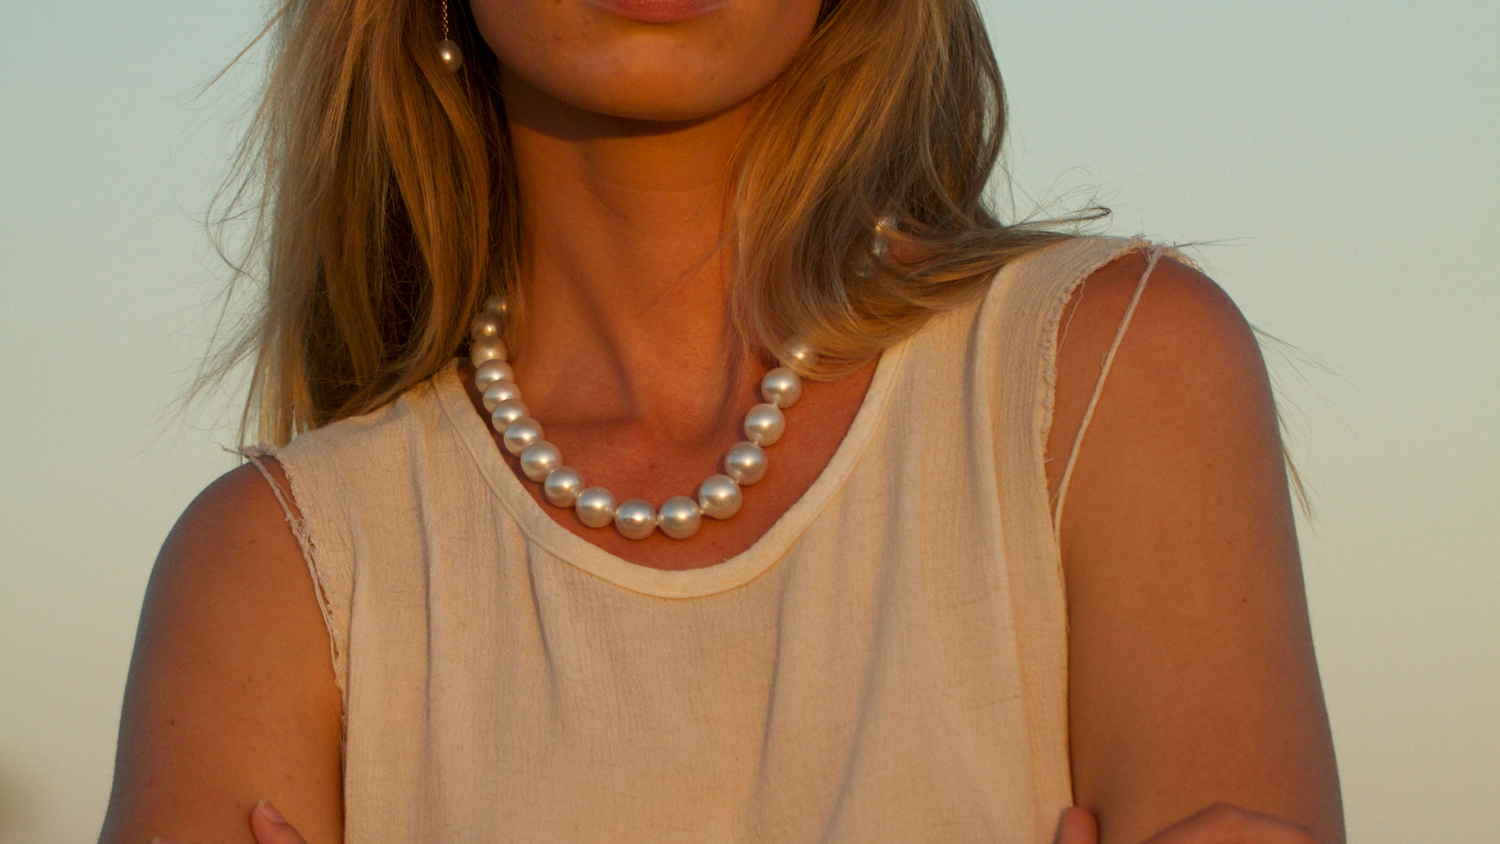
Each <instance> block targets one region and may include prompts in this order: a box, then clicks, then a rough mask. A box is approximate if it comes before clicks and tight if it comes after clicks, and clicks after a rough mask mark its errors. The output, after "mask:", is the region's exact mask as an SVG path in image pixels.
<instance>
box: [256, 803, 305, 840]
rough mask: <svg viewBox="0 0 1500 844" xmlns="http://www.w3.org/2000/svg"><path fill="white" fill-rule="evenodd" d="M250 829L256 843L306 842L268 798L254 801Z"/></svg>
mask: <svg viewBox="0 0 1500 844" xmlns="http://www.w3.org/2000/svg"><path fill="white" fill-rule="evenodd" d="M250 831H251V832H252V833H254V834H255V841H256V844H307V840H306V839H304V838H303V837H302V835H301V833H299V832H297V830H296V829H294V828H293V827H292V825H291V824H289V823H287V822H286V818H283V817H282V816H281V813H280V812H278V811H276V807H275V806H272V805H271V802H270V801H269V800H262V801H260V802H259V803H256V804H255V808H254V809H252V810H251V811H250Z"/></svg>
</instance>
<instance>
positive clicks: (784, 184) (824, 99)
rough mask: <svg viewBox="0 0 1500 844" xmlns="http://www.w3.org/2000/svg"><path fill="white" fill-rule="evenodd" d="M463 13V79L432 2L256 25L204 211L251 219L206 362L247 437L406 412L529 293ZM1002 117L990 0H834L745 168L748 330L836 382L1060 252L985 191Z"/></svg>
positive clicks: (479, 54) (736, 208)
mask: <svg viewBox="0 0 1500 844" xmlns="http://www.w3.org/2000/svg"><path fill="white" fill-rule="evenodd" d="M455 5H456V8H455V9H454V11H455V12H456V14H455V15H454V19H453V22H452V24H453V25H452V28H451V37H452V38H453V39H454V40H455V41H457V42H458V43H459V45H460V47H461V48H462V49H463V51H464V55H465V56H466V57H468V60H467V63H466V66H465V67H464V69H463V70H462V71H461V72H460V73H458V74H457V75H450V74H449V73H448V72H447V71H446V70H445V69H444V68H443V67H442V65H441V64H440V63H439V60H438V57H437V56H436V54H435V53H436V51H435V50H434V49H433V45H434V44H435V43H436V41H437V40H439V39H440V38H441V26H442V24H441V22H440V12H439V4H438V3H436V2H433V0H284V2H282V4H281V5H280V6H279V7H278V9H277V10H276V12H275V13H274V15H273V17H272V19H271V22H270V23H269V24H268V26H267V29H266V30H265V32H263V33H262V35H263V36H267V35H269V49H270V66H269V67H270V69H269V74H268V79H267V82H266V88H265V93H264V98H263V99H262V100H261V101H260V104H259V107H258V109H257V110H256V112H255V115H254V121H253V123H252V125H251V129H250V131H249V132H248V133H247V135H246V137H245V139H244V141H243V143H242V145H241V147H240V150H239V153H238V155H237V157H236V159H235V167H234V169H233V172H232V174H231V177H230V179H229V181H228V182H227V183H226V187H225V189H224V190H223V191H222V192H221V193H220V196H219V199H218V200H217V201H216V203H215V209H214V212H213V217H214V219H216V220H218V221H220V222H221V223H226V224H227V223H229V222H232V221H236V220H244V219H245V218H247V217H248V219H249V220H250V222H251V226H250V237H249V239H248V241H247V246H246V249H247V252H246V255H245V259H244V260H241V261H232V262H231V263H232V265H233V266H234V269H235V272H234V276H235V277H234V279H233V280H232V282H231V286H230V295H231V296H233V295H235V291H236V290H237V289H238V288H240V287H242V286H244V285H245V284H247V283H248V284H252V285H255V286H256V290H255V292H254V298H255V302H256V308H255V309H254V311H253V312H252V313H251V314H250V316H249V322H247V323H246V324H244V325H243V326H242V330H241V331H240V332H239V333H238V335H237V337H236V338H235V339H234V340H233V341H232V342H231V343H229V344H228V345H227V346H225V347H224V348H222V349H221V350H220V352H219V353H218V355H217V356H216V357H214V358H212V359H211V364H210V366H209V367H208V369H206V370H205V379H206V380H212V379H217V378H222V377H223V376H224V375H225V374H226V373H228V372H230V371H232V370H234V369H235V368H236V367H238V366H240V365H242V364H246V363H248V364H249V366H250V370H249V371H250V373H251V381H250V391H249V397H248V399H247V403H246V405H245V411H244V416H243V420H242V421H243V435H247V436H248V435H252V431H253V435H254V436H256V437H258V438H259V439H261V440H267V441H272V442H278V443H284V442H286V441H287V440H289V439H290V438H291V437H293V436H294V435H296V434H297V433H298V432H299V431H303V430H308V429H311V428H316V427H318V426H320V425H324V424H327V423H329V422H331V421H334V420H337V419H341V418H344V417H348V416H353V415H358V414H361V413H365V412H368V411H370V410H373V409H375V408H378V407H380V406H381V405H383V404H385V403H387V402H390V401H391V400H393V399H394V398H395V397H396V396H398V395H399V394H401V392H402V391H404V390H406V389H408V388H410V387H411V386H413V385H415V384H417V383H419V382H421V381H423V380H424V379H427V378H429V377H430V376H431V375H433V374H434V373H435V372H436V371H437V370H438V369H439V368H440V367H442V366H443V365H444V364H445V363H446V362H447V361H448V360H449V359H451V358H452V357H453V356H454V355H455V354H457V353H458V352H459V351H460V350H461V348H462V346H463V343H464V334H465V329H466V327H467V324H468V320H469V317H470V316H471V315H472V314H473V313H474V312H475V310H476V309H477V308H478V307H479V304H480V303H481V302H482V301H483V300H484V299H485V298H486V297H487V296H490V295H492V294H497V293H498V294H502V295H507V296H515V295H518V292H519V285H518V278H517V273H518V262H517V249H518V244H519V235H518V232H519V220H518V219H517V213H518V212H517V202H516V185H515V170H514V165H513V162H512V159H511V154H510V149H509V144H508V140H507V133H506V121H505V111H504V103H503V100H502V99H501V96H500V93H499V68H498V65H497V63H496V59H495V57H494V56H493V55H492V54H491V53H490V51H489V50H488V49H487V48H486V47H485V45H484V42H483V41H482V40H481V38H480V36H479V33H478V31H477V30H476V28H475V26H474V23H473V19H472V17H471V16H470V15H469V11H468V9H467V7H466V5H463V4H455ZM1005 115H1006V110H1005V96H1004V89H1003V87H1002V84H1001V79H1000V71H999V68H998V67H997V65H996V63H995V58H994V55H993V53H992V51H991V49H990V43H989V38H988V36H987V34H986V32H985V29H984V24H983V20H982V18H981V16H980V13H979V10H978V8H977V7H976V5H975V3H974V0H830V1H829V2H825V6H824V8H823V10H822V12H821V14H820V16H819V20H818V23H817V25H816V28H815V29H814V32H813V34H812V36H811V38H810V39H809V41H808V43H807V44H805V45H804V47H803V48H802V50H801V51H800V52H799V53H798V55H797V56H796V57H795V58H794V60H793V62H792V63H791V65H790V66H789V67H788V68H787V69H786V70H785V71H784V72H783V73H782V74H780V75H779V76H778V78H777V79H776V80H775V81H774V82H773V83H772V84H771V86H770V87H769V88H768V89H767V90H765V91H764V92H762V94H761V95H760V98H759V101H758V103H757V105H756V113H755V115H754V117H753V119H752V120H751V122H750V125H749V129H748V130H747V132H746V134H745V136H744V138H743V139H742V141H741V143H740V145H739V148H738V150H737V152H736V155H735V159H734V162H733V164H734V167H733V170H732V183H731V190H730V191H729V196H728V200H727V201H728V202H729V203H730V207H729V208H728V209H727V210H728V215H727V219H728V221H729V223H728V231H727V232H726V235H725V238H724V248H729V249H731V250H732V252H731V255H732V258H733V260H732V263H731V266H732V268H733V272H734V274H735V277H734V278H733V280H732V281H733V283H732V286H731V290H732V294H731V295H732V297H733V299H732V301H731V303H730V313H731V315H732V317H733V324H734V326H735V328H736V330H737V331H738V333H739V335H740V337H741V339H742V340H743V341H744V342H745V343H746V344H748V345H749V346H750V347H752V348H761V349H766V350H770V351H773V352H774V351H775V350H777V349H778V348H779V347H780V345H781V344H782V343H784V342H785V340H786V338H789V337H792V336H803V337H806V338H807V339H808V340H810V341H811V342H812V343H813V344H814V345H815V347H817V348H818V349H820V351H822V353H823V355H822V357H823V358H824V360H825V363H824V364H823V366H824V367H825V368H824V369H823V370H822V371H820V372H806V373H804V374H806V375H809V376H812V377H819V376H827V375H829V374H831V373H833V372H834V371H837V370H839V369H842V368H845V367H848V366H852V365H857V364H858V363H859V362H861V361H864V360H868V359H869V358H870V357H872V356H874V355H876V354H878V353H879V352H880V351H881V350H882V349H884V348H885V347H887V346H889V345H890V344H892V343H894V342H896V341H898V340H900V339H901V338H903V337H905V336H907V335H909V334H910V333H912V332H913V331H915V330H916V329H917V328H919V327H920V326H921V325H922V324H923V322H924V321H925V320H926V319H927V318H928V317H930V316H931V315H933V314H934V313H936V312H938V311H940V310H943V309H946V308H951V307H954V306H956V305H958V304H960V303H962V302H964V301H966V300H967V299H968V298H969V297H970V296H972V295H973V294H974V293H975V292H976V291H978V290H979V289H981V287H982V285H983V283H984V281H985V280H986V279H987V278H989V277H990V276H991V275H992V274H993V273H994V272H995V271H996V270H998V269H999V268H1000V267H1001V266H1002V265H1004V264H1005V263H1006V262H1008V261H1010V260H1012V259H1013V258H1015V257H1016V256H1018V255H1020V254H1023V253H1025V252H1027V251H1030V250H1032V249H1035V248H1037V247H1039V246H1041V245H1044V244H1046V243H1050V242H1052V241H1055V240H1057V239H1060V238H1062V237H1065V236H1066V235H1064V234H1061V233H1059V232H1057V231H1054V230H1051V229H1049V228H1047V227H1046V226H1044V225H1041V224H1038V223H1034V222H1025V223H1018V224H1012V225H1005V224H1002V223H1001V222H1000V221H999V219H998V217H997V215H996V214H995V213H994V212H993V211H992V210H991V207H990V205H989V204H988V202H987V193H986V187H987V185H988V183H989V181H990V177H991V175H992V173H993V172H994V171H995V169H996V165H997V163H998V161H999V158H1000V154H1001V149H1002V143H1003V139H1004V135H1005ZM809 127H812V128H811V129H809ZM455 210H458V211H461V212H462V213H454V212H455ZM1085 216H1087V215H1085ZM519 310H520V309H512V312H513V313H514V312H517V311H519ZM508 330H509V332H510V334H511V336H510V338H509V339H511V340H512V342H514V341H515V339H517V338H516V332H518V331H519V326H517V325H512V326H510V327H509V329H508ZM200 383H202V382H200Z"/></svg>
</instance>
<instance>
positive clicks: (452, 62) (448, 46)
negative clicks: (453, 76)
mask: <svg viewBox="0 0 1500 844" xmlns="http://www.w3.org/2000/svg"><path fill="white" fill-rule="evenodd" d="M438 59H439V60H440V61H442V63H443V67H444V68H446V69H447V70H448V72H449V73H458V69H459V68H461V67H463V66H464V54H463V51H462V50H460V49H458V45H457V44H454V43H453V42H452V41H449V40H448V39H446V38H444V39H443V40H442V41H439V42H438Z"/></svg>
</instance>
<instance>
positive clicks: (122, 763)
mask: <svg viewBox="0 0 1500 844" xmlns="http://www.w3.org/2000/svg"><path fill="white" fill-rule="evenodd" d="M268 468H270V470H271V471H272V473H273V476H275V477H276V478H277V480H278V482H281V483H284V482H285V479H284V477H281V476H280V473H279V468H278V467H276V466H275V464H274V462H269V466H268ZM286 515H287V514H286V513H285V512H284V511H283V510H282V507H281V504H280V503H279V502H278V501H277V497H276V494H275V493H274V492H273V491H272V489H271V487H270V486H269V484H267V482H266V479H265V478H264V477H262V476H261V474H260V473H259V471H258V470H257V469H256V468H255V467H254V466H248V465H247V466H242V467H240V468H238V469H235V470H233V471H231V472H229V473H227V474H226V475H224V476H223V477H221V478H219V479H218V480H217V481H215V482H214V483H212V484H210V485H209V486H208V488H206V489H205V490H204V491H203V492H202V493H201V494H200V495H199V496H198V497H197V498H196V499H195V500H194V501H193V503H192V504H191V505H189V506H188V508H187V510H186V511H185V512H184V513H183V515H182V517H181V518H180V519H179V520H178V522H177V525H176V526H175V527H174V528H173V529H172V531H171V534H170V535H169V536H168V538H167V540H166V543H165V544H164V545H163V547H162V551H161V554H160V556H159V557H158V559H157V563H156V566H155V568H154V569H153V572H152V575H151V581H150V584H149V586H148V588H147V594H146V598H145V603H144V606H143V608H142V613H141V622H140V627H139V630H138V632H137V637H136V646H135V653H134V656H133V657H132V660H131V667H130V676H129V680H128V682H127V688H126V694H125V705H124V710H123V712H122V715H121V725H120V744H119V749H118V753H117V761H116V774H115V785H114V791H113V794H112V796H111V801H110V809H109V815H108V818H107V820H106V824H105V829H104V833H103V835H102V837H101V840H103V841H124V840H149V839H150V838H151V837H152V836H155V835H164V836H169V837H171V838H173V839H176V840H204V839H207V840H238V839H239V838H241V837H243V833H244V829H245V816H244V814H243V812H244V811H245V810H246V809H248V807H249V806H251V805H254V803H255V801H257V800H259V799H260V798H263V797H264V798H269V799H271V800H272V801H273V802H275V803H276V804H277V805H278V806H281V807H282V808H283V809H286V808H287V805H290V806H294V807H296V808H295V809H293V810H292V811H295V812H296V813H297V814H300V815H302V816H303V817H304V818H306V819H307V823H308V825H309V826H310V827H315V828H317V829H319V830H320V831H325V832H326V831H328V830H330V829H331V828H332V826H331V825H332V824H334V823H335V822H336V813H335V810H336V806H337V804H336V803H335V802H332V801H331V799H330V798H336V796H337V794H338V781H339V773H338V771H339V736H340V730H341V710H342V704H341V701H340V696H339V693H338V690H337V687H336V686H335V683H334V679H333V668H332V664H331V660H330V657H329V643H328V634H327V632H326V631H325V629H324V624H323V620H322V615H321V611H320V609H319V607H318V604H317V598H316V596H315V593H314V588H313V584H312V579H311V575H310V573H309V571H308V568H307V565H306V563H305V561H304V559H303V557H302V551H301V548H300V547H299V545H298V543H297V540H296V538H295V537H294V535H293V534H292V531H291V529H290V527H289V525H288V522H287V518H286ZM293 791H295V792H297V793H296V794H294V793H289V792H293ZM277 794H281V795H282V796H281V797H280V798H278V797H277V796H276V795H277ZM298 794H300V795H301V796H298ZM288 816H289V817H291V815H290V814H289V815H288ZM309 837H310V838H312V836H309Z"/></svg>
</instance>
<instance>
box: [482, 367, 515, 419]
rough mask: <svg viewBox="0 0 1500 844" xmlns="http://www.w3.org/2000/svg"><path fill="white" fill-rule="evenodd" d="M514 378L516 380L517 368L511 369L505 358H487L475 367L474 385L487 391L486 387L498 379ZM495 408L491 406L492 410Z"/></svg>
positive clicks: (508, 379)
mask: <svg viewBox="0 0 1500 844" xmlns="http://www.w3.org/2000/svg"><path fill="white" fill-rule="evenodd" d="M514 380H516V372H515V370H513V369H511V368H510V364H508V363H506V362H505V361H503V360H499V359H496V360H487V361H485V362H484V363H481V364H480V365H479V366H477V367H475V368H474V386H476V387H478V388H479V392H481V393H482V392H484V391H485V388H486V387H488V386H489V385H491V384H493V383H495V382H496V381H514ZM493 409H494V408H491V410H493Z"/></svg>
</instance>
